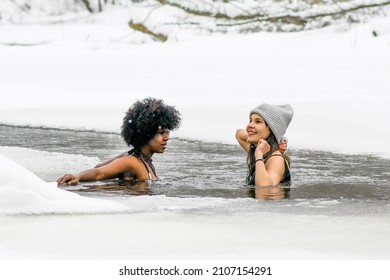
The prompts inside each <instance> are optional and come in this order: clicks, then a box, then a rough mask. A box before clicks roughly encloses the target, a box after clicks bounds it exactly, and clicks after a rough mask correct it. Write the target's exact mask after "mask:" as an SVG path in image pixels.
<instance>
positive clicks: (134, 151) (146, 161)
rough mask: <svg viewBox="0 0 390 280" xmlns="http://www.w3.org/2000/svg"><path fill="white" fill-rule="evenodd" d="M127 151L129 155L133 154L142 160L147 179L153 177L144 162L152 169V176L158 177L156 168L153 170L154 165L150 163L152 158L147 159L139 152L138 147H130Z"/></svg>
mask: <svg viewBox="0 0 390 280" xmlns="http://www.w3.org/2000/svg"><path fill="white" fill-rule="evenodd" d="M127 153H128V154H129V155H130V156H134V157H136V158H138V159H139V160H140V161H141V162H142V164H143V165H144V166H145V169H146V171H147V172H148V176H149V179H153V177H152V174H150V172H149V168H148V166H147V165H146V163H148V165H149V166H150V168H151V169H152V172H153V174H154V176H155V177H156V178H157V179H158V176H157V174H156V170H155V168H154V165H153V163H152V159H149V158H148V157H147V156H146V155H145V154H144V153H143V152H141V150H140V149H131V150H130V151H128V152H127Z"/></svg>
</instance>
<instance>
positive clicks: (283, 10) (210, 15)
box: [0, 0, 390, 34]
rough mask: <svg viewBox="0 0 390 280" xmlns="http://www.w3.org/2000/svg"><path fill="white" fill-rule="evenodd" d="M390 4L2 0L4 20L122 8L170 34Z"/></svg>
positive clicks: (310, 22)
mask: <svg viewBox="0 0 390 280" xmlns="http://www.w3.org/2000/svg"><path fill="white" fill-rule="evenodd" d="M389 6H390V0H372V1H367V0H1V1H0V23H11V24H18V23H24V22H31V21H32V19H36V20H37V19H38V18H39V19H41V18H46V20H45V22H47V23H49V22H50V20H48V18H50V17H51V18H53V22H55V21H56V20H58V19H55V17H56V16H57V17H58V16H60V15H67V14H72V15H73V16H74V15H77V14H81V15H83V16H85V15H86V14H87V15H88V14H90V15H95V14H99V13H102V12H104V11H106V10H108V9H112V8H117V9H118V8H120V9H127V10H128V11H129V19H128V23H129V24H128V25H129V27H130V28H133V29H135V28H134V27H137V28H138V29H137V30H138V31H140V30H147V31H148V32H149V33H154V32H157V33H158V32H160V33H161V32H163V33H165V34H167V32H165V31H166V30H167V28H168V27H169V26H171V27H172V26H175V27H176V28H180V29H187V30H198V31H199V30H201V31H202V32H209V33H213V32H219V33H224V32H229V31H234V32H258V31H279V32H288V31H300V30H305V29H306V30H307V29H314V28H321V27H324V26H328V25H331V24H334V23H338V22H344V23H357V22H362V21H365V20H366V19H367V18H369V17H372V16H374V15H382V16H384V15H387V13H388V8H389ZM141 10H142V11H141ZM145 11H146V12H145ZM153 18H158V20H160V22H156V21H157V20H155V19H153ZM162 18H164V20H165V21H164V20H163V21H161V19H162ZM61 20H65V19H64V18H62V19H61ZM41 21H42V20H41ZM162 26H165V31H164V30H161V29H162ZM156 28H157V29H159V30H157V31H156V30H153V29H156ZM140 32H142V31H140Z"/></svg>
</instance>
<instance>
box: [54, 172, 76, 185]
mask: <svg viewBox="0 0 390 280" xmlns="http://www.w3.org/2000/svg"><path fill="white" fill-rule="evenodd" d="M78 182H79V178H76V177H75V176H73V175H72V174H65V175H64V176H62V177H60V178H58V179H57V186H59V185H62V184H65V183H67V184H68V185H70V186H72V185H77V184H78Z"/></svg>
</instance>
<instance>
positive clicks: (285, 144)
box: [279, 139, 287, 154]
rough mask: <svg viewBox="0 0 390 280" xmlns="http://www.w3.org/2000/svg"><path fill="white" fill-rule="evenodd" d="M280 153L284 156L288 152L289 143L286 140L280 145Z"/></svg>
mask: <svg viewBox="0 0 390 280" xmlns="http://www.w3.org/2000/svg"><path fill="white" fill-rule="evenodd" d="M279 151H280V152H281V153H282V154H283V153H284V152H286V151H287V141H286V140H285V139H283V140H282V142H281V143H280V144H279Z"/></svg>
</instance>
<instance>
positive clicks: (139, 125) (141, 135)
mask: <svg viewBox="0 0 390 280" xmlns="http://www.w3.org/2000/svg"><path fill="white" fill-rule="evenodd" d="M180 121H181V118H180V113H179V111H177V110H176V109H175V108H174V107H172V106H168V105H165V104H164V101H163V100H159V99H154V98H151V97H149V98H145V99H143V100H141V101H137V102H135V103H134V104H133V105H132V106H131V107H130V108H129V110H128V111H127V112H126V116H125V117H124V118H123V124H122V131H121V135H122V138H123V139H124V140H125V141H126V143H127V145H129V146H130V145H131V146H133V147H134V148H141V147H142V146H144V145H145V144H147V143H148V142H149V140H151V139H152V138H153V137H154V136H155V135H156V133H157V132H158V130H159V128H163V129H169V130H173V129H176V128H178V127H179V126H180Z"/></svg>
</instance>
